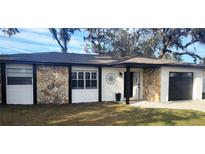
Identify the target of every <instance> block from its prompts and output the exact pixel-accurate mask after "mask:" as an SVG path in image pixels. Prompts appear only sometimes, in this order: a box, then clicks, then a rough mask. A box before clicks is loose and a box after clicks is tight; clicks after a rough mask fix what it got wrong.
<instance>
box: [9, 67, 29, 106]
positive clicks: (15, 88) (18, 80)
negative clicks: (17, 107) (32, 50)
mask: <svg viewBox="0 0 205 154" xmlns="http://www.w3.org/2000/svg"><path fill="white" fill-rule="evenodd" d="M6 74H7V87H6V89H7V104H33V70H32V66H31V65H7V66H6Z"/></svg>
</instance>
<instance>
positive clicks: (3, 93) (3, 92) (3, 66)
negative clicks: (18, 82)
mask: <svg viewBox="0 0 205 154" xmlns="http://www.w3.org/2000/svg"><path fill="white" fill-rule="evenodd" d="M1 97H2V104H7V102H6V64H5V63H2V64H1Z"/></svg>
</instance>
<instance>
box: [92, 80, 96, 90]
mask: <svg viewBox="0 0 205 154" xmlns="http://www.w3.org/2000/svg"><path fill="white" fill-rule="evenodd" d="M91 87H92V88H97V80H92V81H91Z"/></svg>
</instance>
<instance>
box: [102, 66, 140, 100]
mask: <svg viewBox="0 0 205 154" xmlns="http://www.w3.org/2000/svg"><path fill="white" fill-rule="evenodd" d="M125 71H126V69H125V68H113V67H103V68H102V101H115V94H116V93H121V100H125V98H124V72H125ZM130 71H131V72H140V87H141V88H140V99H142V96H143V95H142V91H143V85H142V84H143V82H142V81H143V70H142V69H134V68H133V69H130ZM120 72H121V73H122V76H120ZM108 73H113V74H114V75H115V76H116V82H115V83H114V84H111V85H110V84H108V83H107V82H106V76H107V74H108ZM135 75H136V74H135V73H134V75H133V82H134V83H133V98H131V99H137V98H138V91H137V88H138V85H137V84H136V82H135V77H136V76H135Z"/></svg>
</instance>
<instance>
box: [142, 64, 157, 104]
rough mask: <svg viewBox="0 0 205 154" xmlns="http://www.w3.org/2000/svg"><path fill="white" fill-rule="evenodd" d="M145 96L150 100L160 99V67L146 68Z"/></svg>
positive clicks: (144, 74) (144, 78)
mask: <svg viewBox="0 0 205 154" xmlns="http://www.w3.org/2000/svg"><path fill="white" fill-rule="evenodd" d="M143 96H144V99H145V100H148V101H160V68H145V69H144V72H143Z"/></svg>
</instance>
